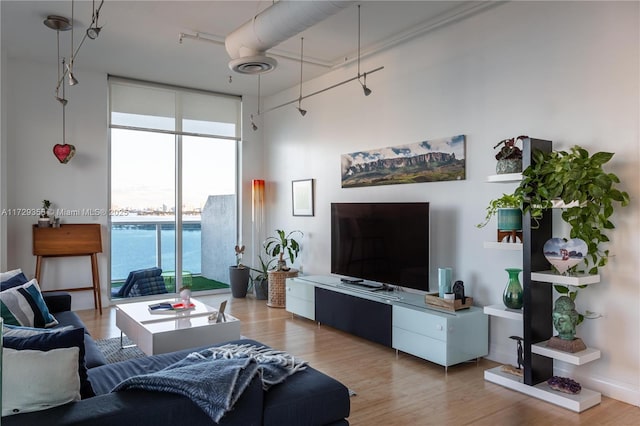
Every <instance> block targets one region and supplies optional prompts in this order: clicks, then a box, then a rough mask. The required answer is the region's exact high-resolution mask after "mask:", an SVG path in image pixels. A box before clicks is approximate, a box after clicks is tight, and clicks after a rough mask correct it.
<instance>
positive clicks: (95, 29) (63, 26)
mask: <svg viewBox="0 0 640 426" xmlns="http://www.w3.org/2000/svg"><path fill="white" fill-rule="evenodd" d="M103 4H104V0H101V1H100V5H99V6H98V8H96V7H95V0H94V1H93V3H92V5H93V6H92V9H93V10H92V18H91V24H89V28H87V31H86V32H85V34H84V36H83V37H82V40H80V44H79V45H78V46H77V47H75V48H74V34H73V23H74V18H75V16H74V15H75V13H74V12H75V10H74V9H75V7H74V6H75V2H74V0H71V20H69V19H68V18H65V17H64V16H57V15H49V16H47V19H45V20H44V25H46V26H47V27H48V28H51V29H52V30H56V32H57V36H58V38H57V42H58V60H60V31H67V30H71V52H70V54H69V62H68V63H67V66H63V67H62V74H60V69H59V68H58V84H57V85H56V99H58V101H59V102H61V100H62V99H64V97H62V98H60V97H59V96H58V92H59V91H60V86H62V85H64V80H65V77H68V84H69V86H75V85H76V84H78V79H77V78H76V76H75V75H74V74H73V65H74V62H75V59H76V57H77V56H78V52H79V51H80V48H81V47H82V45H83V44H84V41H85V40H86V39H87V38H89V39H91V40H95V39H96V38H97V37H98V35H99V34H100V31H101V30H102V27H99V26H98V17H99V16H100V9H102V5H103Z"/></svg>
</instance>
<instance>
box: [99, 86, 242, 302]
mask: <svg viewBox="0 0 640 426" xmlns="http://www.w3.org/2000/svg"><path fill="white" fill-rule="evenodd" d="M110 90H111V92H110V95H111V101H112V102H111V108H112V109H111V114H110V127H111V133H110V160H111V162H110V165H111V169H110V179H111V211H112V216H111V238H110V241H111V256H110V261H111V284H112V295H113V296H114V297H130V296H145V295H150V294H157V293H162V292H164V290H165V289H166V291H167V292H169V293H171V292H175V291H177V290H179V288H177V284H180V283H182V284H185V283H188V284H192V285H193V290H194V291H197V290H206V289H213V288H220V286H223V287H224V286H226V283H228V268H227V266H228V265H230V264H231V262H232V260H227V259H228V257H226V256H224V255H223V254H222V253H227V252H228V253H229V257H231V258H232V256H233V244H235V239H236V185H237V183H236V180H237V174H236V164H237V160H236V150H237V140H236V139H235V137H236V131H237V130H236V129H237V123H235V122H225V120H227V119H229V118H231V119H230V120H229V121H233V120H232V119H233V116H234V114H235V111H234V110H233V108H236V109H238V110H239V100H237V99H232V100H229V99H228V98H224V99H222V100H220V102H219V103H218V104H216V103H215V102H216V99H217V98H216V97H215V96H211V95H206V94H200V93H191V92H180V91H177V90H174V89H164V88H159V87H138V86H135V85H134V84H128V83H124V84H122V85H119V83H118V82H116V83H113V84H111V86H110ZM231 101H232V102H231ZM230 102H231V103H230ZM212 105H214V107H212ZM174 106H175V108H174ZM225 108H230V109H231V113H229V112H227V109H225ZM176 111H179V112H180V114H182V116H178V114H177V113H176ZM221 114H222V115H224V117H223V118H222V119H220V116H221ZM146 129H149V130H146ZM185 132H189V134H185ZM207 135H211V136H207ZM216 136H217V137H216ZM178 202H179V203H180V204H179V206H180V208H176V205H177V203H178ZM177 215H179V216H177ZM178 218H179V219H180V220H177V219H178ZM176 230H177V231H176ZM179 244H181V247H182V250H181V251H180V253H179V254H178V255H177V253H176V247H177V246H178V245H179ZM221 265H225V266H224V267H222V266H221ZM154 268H160V269H161V277H160V276H158V275H154V280H152V281H153V283H152V284H150V287H145V288H144V289H143V290H142V291H140V288H137V289H136V291H135V292H133V293H132V294H124V292H121V293H122V294H119V295H118V294H117V292H118V290H120V289H122V288H123V287H126V286H125V285H124V281H125V280H126V279H127V277H128V276H129V274H130V273H131V272H132V271H138V270H153V271H154V272H153V273H154V274H157V273H159V272H157V270H155V269H154ZM176 271H178V273H177V272H176ZM150 273H151V272H150ZM163 280H164V284H163ZM145 285H146V283H145ZM161 287H162V288H161ZM146 291H151V293H146Z"/></svg>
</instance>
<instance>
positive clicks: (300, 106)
mask: <svg viewBox="0 0 640 426" xmlns="http://www.w3.org/2000/svg"><path fill="white" fill-rule="evenodd" d="M303 52H304V37H300V94H299V95H298V107H297V108H296V109H297V110H298V112H299V113H300V115H301V116H303V117H304V116H305V115H307V110H306V109H302V105H301V104H302V53H303Z"/></svg>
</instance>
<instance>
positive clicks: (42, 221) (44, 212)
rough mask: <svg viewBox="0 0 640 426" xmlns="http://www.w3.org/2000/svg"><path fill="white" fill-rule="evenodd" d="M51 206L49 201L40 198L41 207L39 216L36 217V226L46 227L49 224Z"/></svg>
mask: <svg viewBox="0 0 640 426" xmlns="http://www.w3.org/2000/svg"><path fill="white" fill-rule="evenodd" d="M50 208H51V201H49V200H42V209H41V211H40V217H39V218H38V227H40V228H47V227H49V226H50V225H51V222H50V220H49V209H50Z"/></svg>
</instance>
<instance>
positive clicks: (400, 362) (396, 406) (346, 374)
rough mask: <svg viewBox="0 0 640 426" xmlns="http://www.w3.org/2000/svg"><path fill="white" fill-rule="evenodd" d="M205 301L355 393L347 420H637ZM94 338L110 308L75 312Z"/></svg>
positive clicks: (629, 411)
mask: <svg viewBox="0 0 640 426" xmlns="http://www.w3.org/2000/svg"><path fill="white" fill-rule="evenodd" d="M199 299H200V300H202V301H203V302H205V303H208V304H210V305H211V306H217V305H218V304H219V303H220V302H221V301H223V300H225V299H227V300H228V305H227V309H228V312H230V313H231V314H232V315H234V316H236V317H238V318H239V319H240V320H241V321H242V326H241V332H242V335H243V336H246V337H248V338H252V339H255V340H258V341H260V342H263V343H265V344H267V345H269V346H272V347H274V348H278V349H282V350H285V351H287V352H289V353H291V354H294V355H296V356H298V357H300V358H302V359H304V360H306V361H308V362H309V364H310V365H311V366H313V367H314V368H316V369H318V370H320V371H322V372H324V373H326V374H328V375H330V376H332V377H334V378H336V379H337V380H339V381H341V382H342V383H344V384H345V385H346V386H347V387H349V388H350V389H352V390H354V391H355V392H356V393H357V395H356V396H354V397H352V398H351V415H350V417H349V422H350V424H352V425H467V424H473V425H487V426H496V425H500V426H502V425H547V424H561V425H638V424H640V408H639V407H635V406H633V405H629V404H625V403H622V402H619V401H617V400H614V399H611V398H606V397H603V398H602V403H601V404H600V405H598V406H596V407H593V408H591V409H589V410H587V411H585V412H583V413H581V414H577V413H574V412H572V411H568V410H565V409H563V408H560V407H557V406H555V405H552V404H548V403H546V402H543V401H540V400H538V399H535V398H531V397H528V396H525V395H523V394H520V393H518V392H514V391H511V390H508V389H505V388H503V387H501V386H498V385H495V384H493V383H489V382H485V381H484V378H483V372H484V370H485V369H487V368H491V367H494V366H496V365H498V364H496V363H494V362H492V361H488V360H484V359H482V360H480V361H479V363H475V362H471V363H465V364H460V365H456V366H453V367H450V368H449V371H448V373H446V374H445V371H444V368H443V367H441V366H439V365H436V364H433V363H430V362H427V361H424V360H422V359H419V358H416V357H413V356H411V355H408V354H404V353H400V354H399V355H398V356H397V357H396V353H395V350H393V349H390V348H386V347H383V346H381V345H378V344H376V343H372V342H369V341H366V340H363V339H360V338H357V337H354V336H352V335H349V334H347V333H343V332H341V331H338V330H335V329H332V328H330V327H327V326H317V325H316V323H315V322H313V321H309V320H306V319H303V318H298V317H295V318H292V316H291V314H290V313H288V312H286V311H285V310H284V309H274V308H269V307H267V306H266V304H265V301H264V300H255V299H254V298H253V297H247V298H245V299H234V298H232V297H231V295H230V294H224V295H215V296H205V297H201V298H199ZM78 314H79V315H80V317H81V318H82V320H83V321H84V322H85V324H86V325H87V328H88V329H89V331H90V333H91V334H92V335H93V336H94V337H95V338H97V339H101V338H108V337H117V336H119V335H120V331H119V330H118V329H117V328H116V326H115V309H114V308H113V307H107V308H105V309H104V313H103V315H102V316H100V315H98V313H97V312H96V311H94V310H85V311H78Z"/></svg>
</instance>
